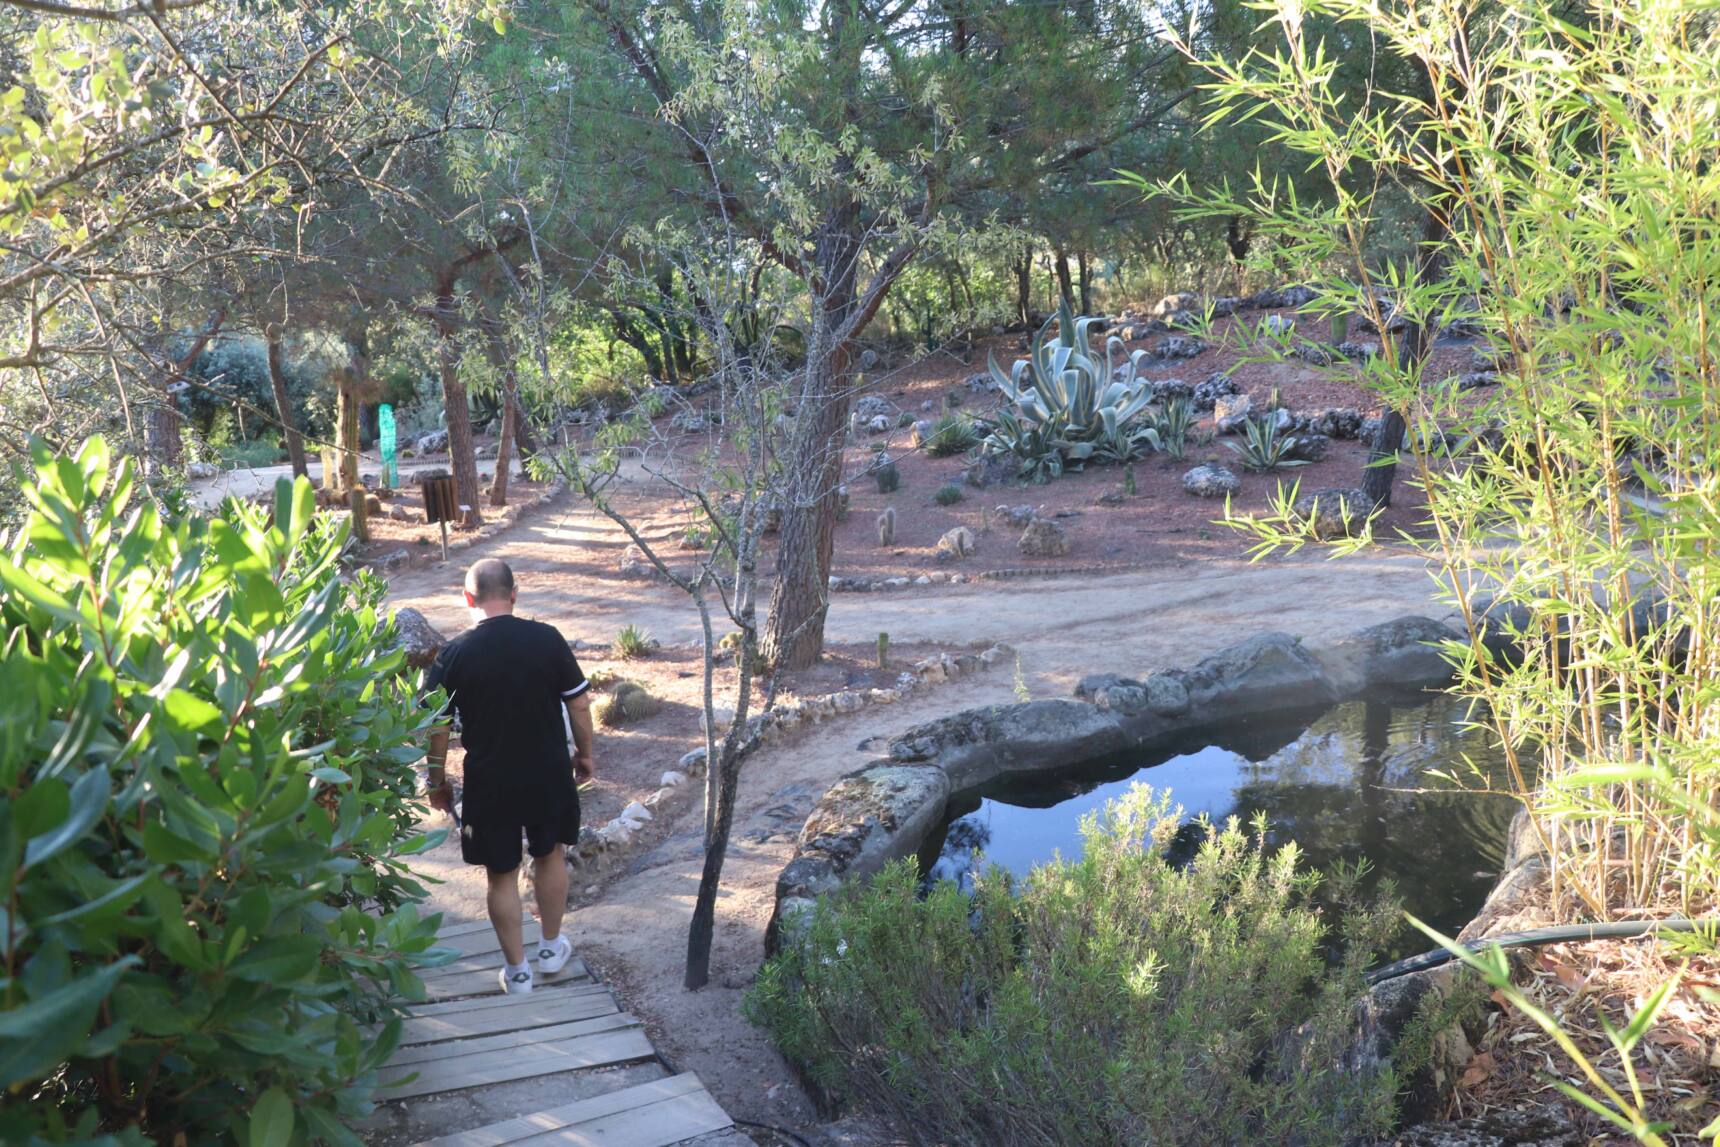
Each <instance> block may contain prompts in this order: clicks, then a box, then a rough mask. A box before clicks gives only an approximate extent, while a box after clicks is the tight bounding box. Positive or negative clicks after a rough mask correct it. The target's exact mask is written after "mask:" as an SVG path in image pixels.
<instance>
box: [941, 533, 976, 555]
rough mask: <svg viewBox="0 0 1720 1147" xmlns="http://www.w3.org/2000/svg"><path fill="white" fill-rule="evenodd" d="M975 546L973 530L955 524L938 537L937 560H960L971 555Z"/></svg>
mask: <svg viewBox="0 0 1720 1147" xmlns="http://www.w3.org/2000/svg"><path fill="white" fill-rule="evenodd" d="M977 546H978V543H977V542H975V541H974V536H973V531H972V530H970V529H968V528H967V527H966V526H957V527H955V528H954V529H953V530H949V531H947V532H946V533H945V534H944V536H943V537H941V538H939V539H938V560H939V561H960V560H961V559H962V558H967V557H972V556H973V552H974V550H975V548H977Z"/></svg>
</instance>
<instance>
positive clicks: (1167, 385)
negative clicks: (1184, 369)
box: [1152, 378, 1194, 402]
mask: <svg viewBox="0 0 1720 1147" xmlns="http://www.w3.org/2000/svg"><path fill="white" fill-rule="evenodd" d="M1152 387H1153V400H1154V401H1155V402H1169V401H1170V400H1171V399H1173V398H1190V397H1192V396H1193V395H1194V387H1193V386H1191V385H1189V384H1188V383H1187V382H1184V381H1183V380H1182V379H1180V378H1161V379H1159V380H1158V381H1157V382H1154V383H1153V384H1152Z"/></svg>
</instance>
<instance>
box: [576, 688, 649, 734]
mask: <svg viewBox="0 0 1720 1147" xmlns="http://www.w3.org/2000/svg"><path fill="white" fill-rule="evenodd" d="M661 707H662V706H661V703H660V702H659V701H658V700H657V698H655V697H653V696H651V694H650V693H649V692H647V691H646V689H645V686H643V685H641V684H639V683H638V682H636V681H620V682H617V683H616V685H615V688H613V689H611V690H610V691H609V696H607V697H605V698H603V699H602V700H601V701H599V702H598V703H597V705H596V706H595V707H594V709H593V711H594V712H595V713H596V715H597V723H598V724H600V725H602V726H604V727H605V728H608V729H615V728H619V727H620V726H622V725H628V724H631V723H633V722H634V721H642V720H644V719H645V718H646V717H649V716H651V714H653V713H655V712H656V711H657V710H658V709H659V708H661Z"/></svg>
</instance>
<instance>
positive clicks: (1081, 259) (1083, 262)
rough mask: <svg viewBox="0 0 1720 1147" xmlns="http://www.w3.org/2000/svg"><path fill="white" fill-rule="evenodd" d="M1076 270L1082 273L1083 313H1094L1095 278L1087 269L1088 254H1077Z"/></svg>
mask: <svg viewBox="0 0 1720 1147" xmlns="http://www.w3.org/2000/svg"><path fill="white" fill-rule="evenodd" d="M1075 269H1076V270H1077V271H1079V272H1080V273H1081V313H1082V314H1084V315H1090V314H1092V313H1093V276H1092V275H1091V274H1090V273H1089V271H1088V268H1087V252H1085V251H1077V252H1075Z"/></svg>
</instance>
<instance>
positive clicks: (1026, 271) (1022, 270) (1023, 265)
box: [1015, 251, 1033, 330]
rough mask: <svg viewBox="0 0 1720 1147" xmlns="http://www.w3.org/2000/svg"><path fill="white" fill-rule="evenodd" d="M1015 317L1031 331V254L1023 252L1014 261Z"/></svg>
mask: <svg viewBox="0 0 1720 1147" xmlns="http://www.w3.org/2000/svg"><path fill="white" fill-rule="evenodd" d="M1015 317H1016V318H1017V319H1019V320H1021V325H1022V326H1024V327H1026V328H1027V329H1028V330H1032V329H1033V252H1031V251H1024V252H1022V254H1021V257H1020V258H1019V259H1017V260H1016V261H1015Z"/></svg>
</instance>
